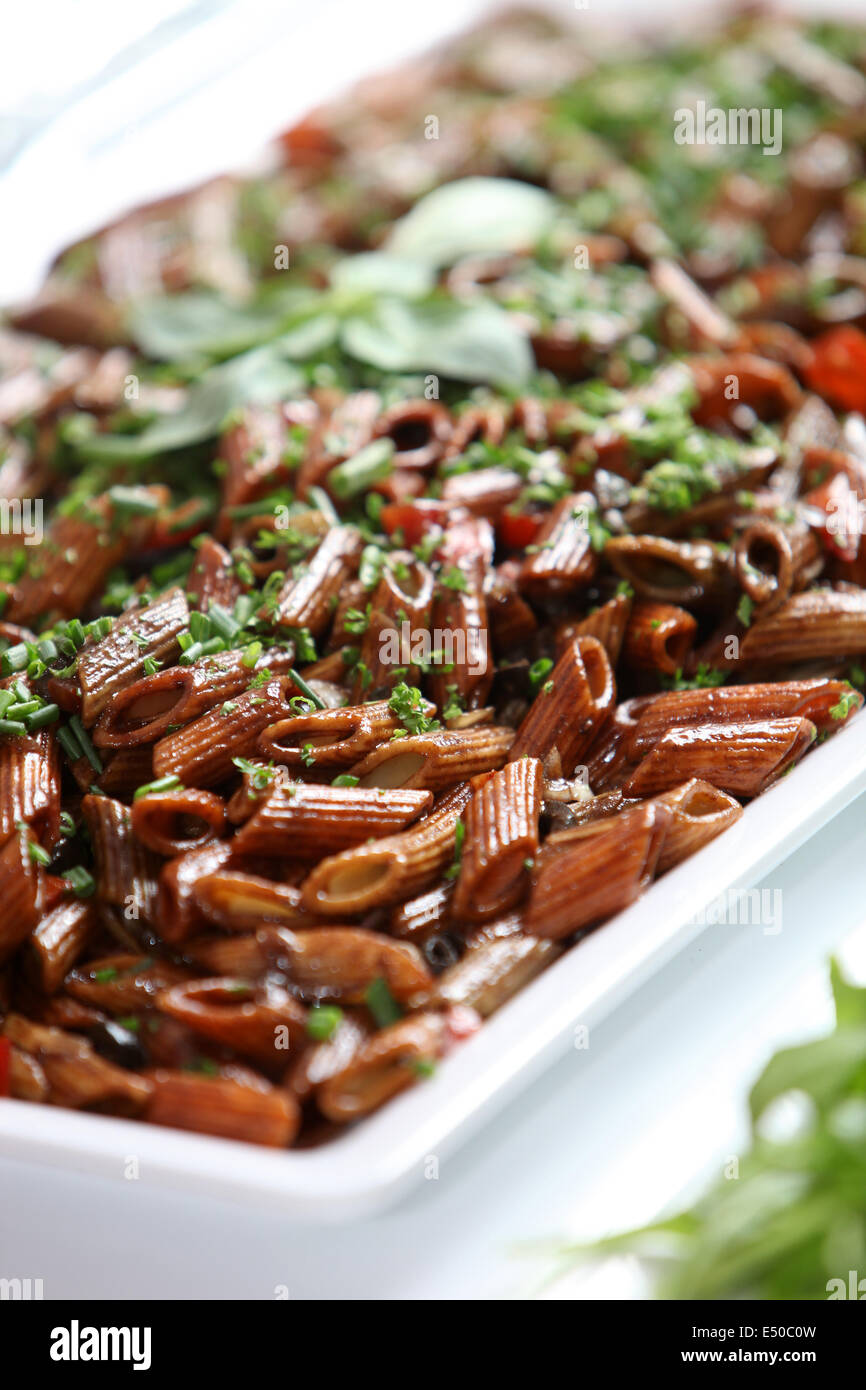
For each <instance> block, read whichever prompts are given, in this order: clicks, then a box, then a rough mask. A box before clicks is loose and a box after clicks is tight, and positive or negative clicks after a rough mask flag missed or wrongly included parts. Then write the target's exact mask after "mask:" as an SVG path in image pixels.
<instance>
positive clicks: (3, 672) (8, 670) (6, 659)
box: [0, 642, 30, 676]
mask: <svg viewBox="0 0 866 1390" xmlns="http://www.w3.org/2000/svg"><path fill="white" fill-rule="evenodd" d="M29 661H30V652H29V650H28V648H27V643H26V642H19V643H17V645H16V646H14V647H9V648H8V650H7V651H5V652H4V653H3V655H2V657H0V676H13V675H14V674H15V672H16V671H24V670H25V669H26V667H27V664H28V662H29Z"/></svg>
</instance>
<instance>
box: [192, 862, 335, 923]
mask: <svg viewBox="0 0 866 1390" xmlns="http://www.w3.org/2000/svg"><path fill="white" fill-rule="evenodd" d="M192 896H193V900H194V902H195V905H196V908H197V910H198V912H200V913H201V915H202V916H203V917H204V918H206V919H207V921H208V922H213V923H215V924H216V925H217V926H219V927H222V928H223V930H225V931H240V932H243V931H253V930H255V928H256V927H258V926H260V925H261V924H262V923H263V922H271V923H277V924H278V925H280V926H288V927H313V926H316V925H317V923H318V921H319V919H318V918H317V917H316V916H314V915H313V914H312V913H310V912H307V911H306V910H305V909H304V908H303V907H302V906H301V892H300V889H299V888H296V887H295V886H294V885H293V884H290V883H275V882H274V881H273V880H272V879H269V878H262V877H261V875H259V874H251V873H246V872H244V871H242V870H240V869H232V868H231V867H225V868H218V869H216V871H215V872H213V873H205V874H204V876H203V877H201V878H199V879H197V880H196V882H195V884H194V885H193V889H192Z"/></svg>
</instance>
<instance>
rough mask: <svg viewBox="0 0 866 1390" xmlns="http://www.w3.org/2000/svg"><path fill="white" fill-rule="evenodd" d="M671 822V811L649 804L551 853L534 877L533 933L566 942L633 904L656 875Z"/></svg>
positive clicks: (588, 829) (585, 829)
mask: <svg viewBox="0 0 866 1390" xmlns="http://www.w3.org/2000/svg"><path fill="white" fill-rule="evenodd" d="M671 817H672V812H671V809H670V807H669V806H666V805H664V804H663V803H661V802H649V803H648V804H646V805H644V806H636V807H634V809H632V810H629V811H623V812H622V813H621V814H620V815H616V816H611V817H610V818H609V819H606V820H600V821H594V822H592V823H591V824H590V825H584V826H581V827H580V828H579V830H576V831H574V832H571V834H570V837H569V841H568V844H567V845H557V846H555V847H553V848H551V849H547V848H545V849H544V850H543V851H542V853H541V854H540V855H539V856H538V859H537V861H536V866H535V868H534V870H533V873H532V889H531V892H530V896H529V902H528V904H527V908H526V915H525V924H526V931H527V933H528V934H529V935H530V936H540V937H546V938H550V939H552V940H560V939H561V938H562V937H566V936H571V935H572V934H573V933H574V932H576V931H580V930H582V929H583V928H586V927H590V926H594V925H596V924H597V923H598V922H601V921H604V919H605V918H607V917H612V916H613V914H614V913H615V912H621V911H622V910H623V908H625V907H628V906H629V904H630V903H633V902H634V901H635V899H636V898H638V897H639V896H640V894H641V893H642V892H643V891H644V889H645V888H646V887H647V886H648V885H649V883H650V882H651V880H652V878H653V875H654V874H655V872H656V867H657V864H658V859H659V854H660V853H661V849H662V846H663V844H664V840H665V836H666V834H667V831H668V827H669V825H670V822H671Z"/></svg>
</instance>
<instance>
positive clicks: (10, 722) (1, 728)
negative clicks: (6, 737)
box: [0, 719, 27, 738]
mask: <svg viewBox="0 0 866 1390" xmlns="http://www.w3.org/2000/svg"><path fill="white" fill-rule="evenodd" d="M26 733H27V729H26V727H25V726H24V725H23V724H19V723H18V722H17V720H15V719H0V734H11V735H12V736H13V737H14V738H22V737H23V735H24V734H26Z"/></svg>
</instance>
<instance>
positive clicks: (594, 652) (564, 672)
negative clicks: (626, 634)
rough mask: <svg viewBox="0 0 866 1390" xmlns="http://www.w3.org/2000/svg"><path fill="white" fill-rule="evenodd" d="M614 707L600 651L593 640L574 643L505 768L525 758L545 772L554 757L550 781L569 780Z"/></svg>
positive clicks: (530, 715)
mask: <svg viewBox="0 0 866 1390" xmlns="http://www.w3.org/2000/svg"><path fill="white" fill-rule="evenodd" d="M615 703H616V685H615V682H614V677H613V672H612V670H611V666H610V662H609V661H608V659H607V653H606V652H605V650H604V647H603V646H602V645H601V643H600V642H597V641H596V639H595V638H594V637H576V638H575V639H574V641H573V642H572V643H571V644H570V645H569V646H568V647H566V649H565V651H564V652H563V653H562V656H561V657H560V658H559V660H558V661H557V663H556V665H555V666H554V668H553V670H552V671H551V673H550V679H549V680H548V681H545V683H544V685H543V686H542V688H541V690H540V691H539V693H538V695H536V697H535V700H534V701H533V703H532V705H531V707H530V709H529V713H528V714H527V716H526V718H525V719H524V721H523V723H522V724H521V725H520V728H519V729H518V730H517V735H516V737H515V740H514V743H513V744H512V745H511V752H510V753H509V755H508V759H509V762H514V761H515V760H516V759H517V758H522V757H524V756H525V755H527V754H528V755H529V756H530V757H532V758H539V759H540V760H541V761H542V762H543V763H544V764H545V766H547V764H548V761H549V759H550V758H551V757H552V756H554V757H555V759H556V761H557V763H558V766H557V768H556V771H555V773H554V775H561V776H565V777H570V776H571V774H572V773H573V772H574V769H575V767H576V766H577V764H578V762H579V760H580V758H581V757H582V755H583V754H584V753H585V752H586V750H587V749H588V748H589V747H590V745H591V743H592V741H593V739H594V738H595V736H596V735H597V733H598V731H599V729H600V728H601V726H602V725H603V724H604V722H605V721H606V720H607V718H608V716H609V715H610V713H611V711H612V709H613V706H614V704H615Z"/></svg>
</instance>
